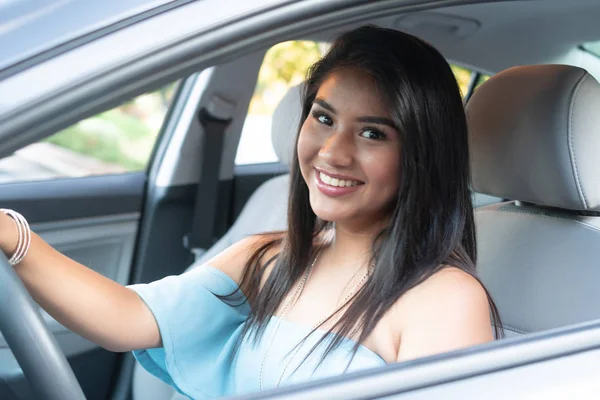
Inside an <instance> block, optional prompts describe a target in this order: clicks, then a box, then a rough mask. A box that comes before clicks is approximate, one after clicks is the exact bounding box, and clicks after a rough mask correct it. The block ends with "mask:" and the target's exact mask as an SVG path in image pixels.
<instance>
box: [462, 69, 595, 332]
mask: <svg viewBox="0 0 600 400" xmlns="http://www.w3.org/2000/svg"><path fill="white" fill-rule="evenodd" d="M599 106H600V85H599V84H598V82H597V81H596V80H595V79H594V78H593V77H592V76H590V75H589V74H588V73H587V72H586V71H584V70H582V69H580V68H576V67H570V66H564V65H540V66H526V67H516V68H511V69H509V70H506V71H504V72H501V73H500V74H498V75H496V76H494V77H492V78H491V79H489V80H488V81H487V82H486V83H485V84H483V85H482V86H481V87H480V88H479V89H478V90H477V91H476V92H475V94H474V95H473V97H472V98H471V100H470V101H469V103H468V105H467V117H468V121H469V130H470V134H469V135H470V138H469V145H470V154H471V165H472V177H473V188H474V190H476V191H477V192H480V193H485V194H488V195H492V196H497V197H501V198H509V199H515V201H511V202H505V203H501V204H494V205H489V206H485V207H481V208H478V209H476V210H475V223H476V232H477V244H478V262H477V267H478V270H479V274H480V276H481V279H482V280H483V282H484V283H485V285H486V287H487V288H488V290H489V291H490V293H491V295H492V297H493V298H494V300H495V302H496V305H497V306H498V309H499V311H500V315H501V317H502V319H503V324H504V328H505V332H506V334H507V336H511V335H513V334H523V333H528V332H535V331H540V330H545V329H551V328H556V327H561V326H565V325H569V324H574V323H579V322H584V321H588V320H592V319H597V318H600V291H599V290H598V287H599V286H598V285H599V283H600V261H599V259H598V255H599V249H600V216H599V215H600V214H599V211H600V179H598V178H597V177H596V172H597V171H600V113H598V107H599Z"/></svg>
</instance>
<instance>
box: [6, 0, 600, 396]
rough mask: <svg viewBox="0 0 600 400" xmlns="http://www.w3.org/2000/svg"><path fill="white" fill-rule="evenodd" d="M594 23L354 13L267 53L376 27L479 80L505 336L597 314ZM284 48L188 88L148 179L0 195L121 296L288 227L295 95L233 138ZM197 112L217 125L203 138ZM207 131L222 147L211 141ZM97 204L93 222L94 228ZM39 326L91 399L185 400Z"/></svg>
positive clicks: (519, 15) (507, 5) (477, 172)
mask: <svg viewBox="0 0 600 400" xmlns="http://www.w3.org/2000/svg"><path fill="white" fill-rule="evenodd" d="M599 17H600V3H598V2H597V1H594V0H577V1H573V2H566V1H558V0H548V1H501V2H483V3H475V4H465V5H455V6H450V7H442V8H435V9H430V8H426V7H423V9H422V10H418V9H415V10H412V11H410V12H408V13H405V12H402V13H398V14H390V15H385V16H381V17H378V18H376V19H364V18H362V19H361V18H356V19H355V21H354V22H352V23H350V24H343V25H341V26H324V27H323V28H322V29H321V30H319V31H311V32H308V33H306V34H304V35H301V36H294V37H282V38H281V40H279V41H277V42H285V41H290V40H303V41H312V42H315V43H327V42H330V41H331V39H332V38H333V37H335V35H336V34H337V33H339V32H342V31H344V30H347V29H350V28H353V27H358V26H360V25H363V24H366V23H371V24H376V25H379V26H384V27H389V28H393V29H398V30H402V31H405V32H407V33H410V34H414V35H416V36H419V37H421V38H423V39H424V40H426V41H428V42H429V43H431V44H432V45H433V46H435V47H436V48H437V49H438V50H440V51H441V53H442V54H443V55H444V56H445V57H446V58H447V59H448V61H449V62H450V63H451V64H453V65H459V66H462V67H464V68H466V69H468V70H469V71H472V72H471V73H472V75H471V82H470V83H469V86H468V90H467V93H463V94H464V95H465V107H466V113H467V118H468V122H469V129H470V132H469V135H470V137H469V140H470V154H471V163H472V165H471V168H472V181H473V182H472V188H473V203H474V207H475V221H476V229H477V244H478V260H477V267H478V271H479V274H480V277H481V279H482V281H483V283H484V284H485V285H486V287H487V288H488V290H489V291H490V293H491V295H492V297H493V299H494V301H495V302H496V304H497V306H498V309H499V311H500V315H501V316H502V319H503V328H504V332H505V335H506V339H502V340H516V339H515V338H517V337H519V336H521V335H529V334H532V333H536V332H542V331H547V330H552V329H556V328H560V327H565V326H569V325H574V324H578V323H582V322H586V321H592V320H595V319H599V318H600V309H599V308H598V307H597V306H596V305H597V304H598V301H599V300H600V298H599V297H598V296H599V294H598V290H597V283H596V282H598V281H599V280H600V269H598V268H597V264H598V261H597V254H596V250H595V249H596V248H597V247H598V245H599V244H600V218H599V216H600V214H599V212H600V184H599V183H598V179H597V177H596V173H595V172H596V171H598V170H600V135H599V134H598V126H600V114H599V113H598V112H597V108H598V106H600V84H599V83H598V79H600V56H598V55H596V54H594V53H593V52H592V51H590V50H589V49H588V48H587V47H586V45H585V44H586V43H589V42H593V41H596V40H600V25H599V24H598V23H597V21H598V18H599ZM277 42H272V43H269V44H268V45H265V46H263V47H261V48H260V49H255V50H253V51H249V52H247V53H246V54H244V55H242V56H240V57H236V58H233V59H231V60H228V61H226V62H223V63H221V64H218V65H214V66H212V67H210V68H207V69H204V70H202V71H198V72H197V73H194V74H193V75H191V76H189V77H187V78H185V79H181V80H180V81H179V84H178V89H177V92H176V95H175V98H174V101H173V103H172V105H171V107H170V110H169V114H168V117H167V118H166V119H165V123H164V125H163V126H162V128H161V135H160V136H159V139H158V140H157V144H156V147H155V149H154V153H153V161H152V163H151V165H150V166H149V168H148V171H147V172H144V173H141V174H129V175H128V174H125V175H114V176H103V177H86V178H78V179H80V182H81V185H83V186H84V189H81V188H77V189H73V187H72V185H71V184H70V183H69V182H61V180H55V181H44V182H42V181H40V182H31V183H23V184H20V183H17V184H12V187H9V188H8V189H9V190H7V191H6V192H5V194H4V195H0V201H2V204H3V206H6V207H11V205H14V207H15V208H17V205H18V207H19V208H20V209H24V210H25V212H26V213H28V215H29V216H31V219H32V220H33V225H32V228H33V229H34V230H35V231H36V232H38V233H39V234H40V235H41V236H42V237H43V238H44V239H45V240H47V241H48V242H49V243H50V244H52V245H53V246H55V247H56V248H57V249H59V250H60V251H62V252H64V253H66V254H67V255H69V256H71V257H72V258H74V259H76V260H78V261H80V262H82V263H83V264H85V265H88V266H90V267H91V268H93V269H95V270H97V271H98V272H100V273H102V274H104V275H106V276H108V277H110V278H112V279H114V280H116V281H117V282H120V283H122V284H128V283H139V282H149V281H152V280H156V279H160V278H162V277H165V276H168V275H172V274H180V273H183V272H185V271H186V270H190V269H192V268H195V267H197V266H199V265H202V264H203V263H204V262H205V261H206V260H208V259H210V258H211V257H213V256H214V255H216V254H218V253H219V252H221V251H222V250H224V249H225V248H227V247H228V246H230V245H231V244H233V243H235V242H237V241H238V240H240V239H242V238H244V237H246V236H248V235H252V234H255V233H260V232H265V231H272V230H282V229H285V227H286V212H287V192H288V182H289V175H288V165H289V163H290V161H291V155H292V152H293V146H294V144H295V135H296V133H297V130H298V124H299V118H300V116H299V112H300V89H301V84H297V83H296V84H294V85H291V86H290V87H289V88H286V92H285V95H284V96H283V97H282V98H281V99H279V101H278V102H277V106H276V107H275V108H274V110H273V111H272V115H271V116H270V119H271V120H270V122H269V124H268V125H265V126H269V127H270V132H258V131H257V132H252V131H250V130H249V129H248V127H245V126H244V125H245V123H246V117H247V113H248V107H249V104H250V102H251V99H252V96H253V94H254V92H255V89H256V86H257V78H258V76H259V72H260V69H261V66H262V64H263V60H264V57H265V54H266V52H267V51H268V50H269V49H270V48H271V47H272V46H274V45H276V44H277ZM484 75H485V76H490V78H489V79H488V80H486V81H485V82H483V83H482V80H481V79H480V78H481V77H482V76H484ZM202 112H204V113H208V114H209V115H211V116H212V117H214V119H215V120H216V121H217V123H216V124H215V125H213V126H212V127H211V128H209V126H210V125H208V124H206V123H205V121H203V120H202V118H199V117H198V115H199V114H201V113H202ZM211 130H212V132H209V131H211ZM211 133H216V134H218V135H219V136H220V139H221V142H218V141H217V142H214V144H211V145H210V146H209V145H208V143H209V142H210V140H211V139H210V138H209V135H210V134H211ZM269 134H270V137H269ZM242 135H249V136H247V137H246V138H243V137H242ZM243 140H246V141H248V142H249V143H251V146H253V147H254V148H259V147H265V146H267V147H268V146H271V145H272V147H273V150H274V158H275V161H269V162H257V163H248V164H239V163H236V155H237V154H238V152H239V149H238V147H239V145H240V144H241V143H242V141H243ZM215 149H218V152H217V153H218V154H217V156H216V157H211V156H210V153H211V151H212V152H213V153H214V152H215V151H214V150H215ZM249 151H250V152H252V151H254V150H249ZM256 151H258V150H256ZM199 155H201V156H202V157H199ZM200 159H201V160H200ZM202 160H204V161H202ZM203 180H205V181H206V182H212V184H213V186H212V187H210V186H202V184H198V181H203ZM34 184H35V185H34ZM107 187H111V188H113V190H116V191H114V192H111V193H112V194H107V193H106V188H107ZM115 188H116V189H115ZM81 191H84V192H85V195H80V194H81ZM40 192H43V193H44V194H45V196H46V197H44V199H43V200H44V202H43V204H42V203H41V202H40V200H39V196H37V195H36V193H40ZM49 193H50V194H49ZM52 193H60V195H56V196H52V195H51V194H52ZM113 194H114V195H113ZM116 194H118V195H116ZM65 198H68V199H66V200H65ZM27 199H29V200H27ZM83 200H85V201H83ZM61 205H62V206H64V205H66V207H65V208H66V210H64V211H61V212H60V213H58V214H57V212H56V211H55V209H56V208H57V207H59V206H61ZM90 209H98V210H103V211H102V213H99V214H98V215H96V216H90V215H89V212H90V211H89V210H90ZM199 209H200V210H202V211H198V210H199ZM123 210H126V212H124V211H123ZM207 218H208V219H209V220H210V221H208V222H207V223H205V224H200V225H201V226H198V221H207ZM44 319H45V320H46V322H47V323H48V325H49V327H50V329H51V331H52V332H53V333H54V334H55V337H56V339H57V341H58V343H59V345H60V347H61V349H62V350H63V351H64V353H65V355H66V356H67V357H68V359H69V362H70V364H71V367H72V368H73V370H74V372H75V374H76V376H77V378H78V380H79V382H80V384H81V386H82V387H83V389H84V392H85V394H86V397H87V398H89V399H92V398H98V399H99V398H111V399H115V400H116V399H119V400H121V399H123V400H124V399H128V398H131V399H133V400H168V399H173V400H175V399H184V398H186V397H185V396H183V395H181V394H179V393H176V392H175V391H174V390H173V389H172V388H171V387H170V386H168V385H166V384H165V383H163V382H161V381H159V380H158V379H157V378H155V377H153V376H152V375H151V374H150V373H148V372H147V371H145V370H144V369H143V368H142V367H140V366H139V365H137V364H135V361H134V360H133V358H132V356H131V355H130V354H113V353H110V352H107V351H105V350H103V349H100V348H99V347H98V346H96V345H95V344H93V343H91V342H89V341H87V340H85V339H83V338H81V337H79V336H78V335H76V334H74V333H72V332H70V331H69V330H68V329H66V328H64V327H62V326H61V325H60V324H59V323H58V322H56V321H54V320H53V319H52V318H51V317H50V316H49V315H47V314H45V313H44ZM4 350H6V351H4ZM3 380H4V382H5V383H6V388H7V389H2V381H3ZM516 386H517V387H518V384H516ZM2 390H6V392H3V391H2ZM27 391H28V389H27V382H26V381H25V380H24V378H23V376H22V372H20V371H19V366H18V364H17V362H16V360H15V359H14V357H13V356H12V354H11V353H10V350H9V349H8V346H7V344H6V341H4V339H3V338H2V337H1V336H0V398H7V399H13V398H15V399H18V398H27V397H26V395H23V393H28V392H27ZM4 393H6V395H5V396H4ZM257 398H258V397H257Z"/></svg>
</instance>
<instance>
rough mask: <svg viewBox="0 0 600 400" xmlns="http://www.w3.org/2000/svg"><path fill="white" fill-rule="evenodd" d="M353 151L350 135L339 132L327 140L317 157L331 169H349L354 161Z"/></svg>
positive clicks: (345, 132) (352, 141) (349, 133)
mask: <svg viewBox="0 0 600 400" xmlns="http://www.w3.org/2000/svg"><path fill="white" fill-rule="evenodd" d="M354 151H355V146H354V138H353V136H352V133H351V132H347V131H343V130H340V131H336V132H335V133H333V134H332V135H331V136H329V137H328V138H327V140H326V141H325V143H324V144H323V147H321V150H320V151H319V156H320V157H321V158H323V160H324V161H325V162H326V163H327V164H329V165H331V166H332V167H349V166H350V165H352V161H353V159H354Z"/></svg>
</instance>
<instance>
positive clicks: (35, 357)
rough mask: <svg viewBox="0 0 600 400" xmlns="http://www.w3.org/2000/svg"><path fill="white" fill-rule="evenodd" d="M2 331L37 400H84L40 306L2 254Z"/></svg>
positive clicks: (0, 329)
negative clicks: (40, 311) (39, 309)
mask: <svg viewBox="0 0 600 400" xmlns="http://www.w3.org/2000/svg"><path fill="white" fill-rule="evenodd" d="M0 332H2V334H3V335H4V338H5V339H6V343H8V346H9V347H10V349H11V351H12V353H13V354H14V356H15V358H16V359H17V361H18V362H19V365H20V366H21V369H22V370H23V372H24V374H25V377H26V378H27V380H28V382H29V384H30V385H31V388H32V389H33V392H34V394H35V396H36V398H39V399H47V400H85V396H84V394H83V390H81V386H80V385H79V382H77V379H76V378H75V374H74V373H73V370H72V369H71V367H70V366H69V363H68V362H67V359H66V357H65V355H64V354H63V352H62V350H61V349H60V347H59V346H58V343H57V342H56V340H55V339H54V336H52V334H51V333H50V331H48V327H47V326H46V324H45V322H44V320H43V319H42V316H41V315H40V313H39V311H38V308H37V305H36V304H35V303H34V302H33V300H32V298H31V296H30V295H29V292H28V291H27V289H26V288H25V286H24V285H23V282H21V279H19V276H18V275H17V273H16V272H15V270H14V269H13V267H12V266H11V265H10V264H9V263H8V260H7V259H6V257H5V256H4V254H3V253H2V252H1V251H0Z"/></svg>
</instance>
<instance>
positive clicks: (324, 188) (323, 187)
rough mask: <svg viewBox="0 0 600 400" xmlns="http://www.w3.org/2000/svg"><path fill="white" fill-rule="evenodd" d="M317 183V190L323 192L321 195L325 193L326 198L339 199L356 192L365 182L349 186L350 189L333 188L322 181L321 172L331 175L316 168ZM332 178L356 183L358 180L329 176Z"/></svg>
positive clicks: (341, 176)
mask: <svg viewBox="0 0 600 400" xmlns="http://www.w3.org/2000/svg"><path fill="white" fill-rule="evenodd" d="M315 171H316V173H315V182H316V184H317V189H319V191H321V193H323V194H324V195H326V196H330V197H339V196H344V195H347V194H350V193H353V192H356V191H357V190H358V189H359V188H360V187H361V186H362V185H363V182H361V181H359V182H361V183H359V184H358V185H356V186H348V187H337V186H331V185H328V184H326V183H325V182H323V181H322V180H321V177H320V172H323V173H324V174H327V175H329V174H328V173H326V172H325V171H320V170H319V169H318V168H315ZM329 176H331V177H332V178H337V179H348V180H354V181H356V180H357V179H352V178H349V177H344V176H343V175H329Z"/></svg>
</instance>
